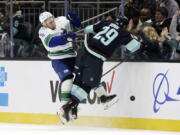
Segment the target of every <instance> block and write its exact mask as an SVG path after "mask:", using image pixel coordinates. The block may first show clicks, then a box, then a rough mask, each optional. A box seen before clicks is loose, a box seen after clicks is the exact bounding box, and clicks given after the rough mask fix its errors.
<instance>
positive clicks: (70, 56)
mask: <svg viewBox="0 0 180 135" xmlns="http://www.w3.org/2000/svg"><path fill="white" fill-rule="evenodd" d="M39 21H40V23H41V24H42V27H41V28H40V29H39V38H40V39H41V41H42V43H43V45H44V47H45V48H46V50H47V51H48V57H49V59H51V63H52V67H53V69H54V71H55V72H56V73H57V75H58V76H59V79H60V80H61V95H60V98H61V101H63V102H64V104H65V103H66V102H67V101H68V99H69V98H70V90H71V87H72V80H73V69H74V63H75V57H76V51H75V50H74V49H73V46H72V41H73V40H75V38H76V34H75V33H73V32H71V31H72V29H71V27H80V25H81V21H80V19H79V17H78V16H77V14H76V13H75V12H73V11H69V12H68V15H67V16H66V17H65V16H60V17H57V18H54V16H53V15H52V14H51V13H50V12H43V13H41V14H40V15H39Z"/></svg>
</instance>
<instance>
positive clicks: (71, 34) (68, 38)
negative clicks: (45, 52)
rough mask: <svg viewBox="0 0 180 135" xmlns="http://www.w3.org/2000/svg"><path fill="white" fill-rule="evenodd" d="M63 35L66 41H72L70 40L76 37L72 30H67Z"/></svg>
mask: <svg viewBox="0 0 180 135" xmlns="http://www.w3.org/2000/svg"><path fill="white" fill-rule="evenodd" d="M65 37H66V40H67V41H68V42H72V41H74V40H75V38H76V37H77V35H76V34H75V33H74V32H68V33H67V34H66V35H65Z"/></svg>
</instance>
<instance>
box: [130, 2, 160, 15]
mask: <svg viewBox="0 0 180 135" xmlns="http://www.w3.org/2000/svg"><path fill="white" fill-rule="evenodd" d="M133 4H134V6H135V8H136V9H138V10H139V11H140V10H141V9H142V8H148V9H149V10H150V12H151V14H152V15H154V14H155V11H156V7H157V0H133Z"/></svg>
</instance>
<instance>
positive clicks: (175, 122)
mask: <svg viewBox="0 0 180 135" xmlns="http://www.w3.org/2000/svg"><path fill="white" fill-rule="evenodd" d="M117 63H118V62H106V63H105V64H104V68H103V70H104V72H106V71H107V70H109V69H111V68H112V67H113V66H115V65H116V64H117ZM179 69H180V63H150V62H125V63H123V64H121V65H120V66H118V67H117V68H116V69H115V70H113V71H112V72H110V73H109V74H107V75H106V76H104V77H103V78H102V81H105V82H106V86H107V93H108V94H112V93H116V94H117V95H118V96H119V102H118V103H117V104H115V105H114V106H112V107H111V108H110V109H109V110H106V111H105V110H103V105H102V104H101V103H100V101H99V99H98V98H97V96H96V95H95V94H94V92H93V91H92V92H91V94H90V96H89V97H88V99H87V100H86V101H84V102H83V103H81V104H80V106H79V107H80V110H79V119H78V120H76V121H74V122H72V123H70V125H77V126H95V127H110V128H127V129H149V130H164V131H180V127H179V125H180V107H179V106H180V70H179ZM59 84H60V83H59V81H58V76H57V75H56V74H55V72H54V71H53V69H52V68H51V63H50V62H49V61H0V122H1V123H29V124H59V120H58V118H57V116H56V115H55V113H56V111H57V110H58V108H59V106H60V105H61V99H60V98H59V96H58V95H59V93H61V90H60V89H59Z"/></svg>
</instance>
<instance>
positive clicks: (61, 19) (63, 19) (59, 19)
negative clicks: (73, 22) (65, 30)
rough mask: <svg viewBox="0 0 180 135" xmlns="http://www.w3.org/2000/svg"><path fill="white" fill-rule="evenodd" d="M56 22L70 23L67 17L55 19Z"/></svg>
mask: <svg viewBox="0 0 180 135" xmlns="http://www.w3.org/2000/svg"><path fill="white" fill-rule="evenodd" d="M55 21H56V22H59V21H68V20H67V18H66V17H65V16H59V17H57V18H55Z"/></svg>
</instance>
